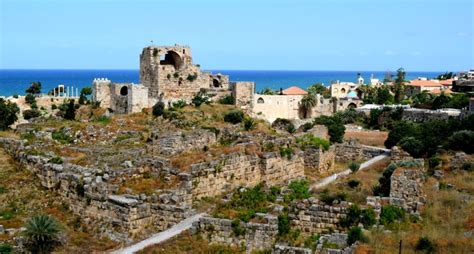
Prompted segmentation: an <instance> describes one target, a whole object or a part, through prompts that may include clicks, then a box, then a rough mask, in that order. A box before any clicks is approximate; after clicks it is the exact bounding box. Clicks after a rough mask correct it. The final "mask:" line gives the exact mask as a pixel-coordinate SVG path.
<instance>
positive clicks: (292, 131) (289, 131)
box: [286, 124, 296, 134]
mask: <svg viewBox="0 0 474 254" xmlns="http://www.w3.org/2000/svg"><path fill="white" fill-rule="evenodd" d="M286 131H287V132H288V133H291V134H293V133H295V132H296V128H295V126H294V125H293V124H290V125H288V126H287V127H286Z"/></svg>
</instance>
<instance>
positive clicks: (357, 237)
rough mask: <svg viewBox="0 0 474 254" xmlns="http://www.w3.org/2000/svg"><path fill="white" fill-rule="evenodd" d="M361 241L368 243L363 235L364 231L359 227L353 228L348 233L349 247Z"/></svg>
mask: <svg viewBox="0 0 474 254" xmlns="http://www.w3.org/2000/svg"><path fill="white" fill-rule="evenodd" d="M357 241H361V242H365V241H367V238H366V237H365V236H364V234H363V233H362V229H361V228H359V227H352V228H351V229H350V230H349V232H348V233H347V245H352V244H353V243H355V242H357Z"/></svg>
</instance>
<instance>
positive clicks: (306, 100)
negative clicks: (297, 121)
mask: <svg viewBox="0 0 474 254" xmlns="http://www.w3.org/2000/svg"><path fill="white" fill-rule="evenodd" d="M317 104H318V102H317V101H316V96H315V95H314V94H312V93H308V94H306V95H305V96H303V98H302V99H301V101H300V104H299V106H300V110H301V111H302V112H303V118H307V117H308V116H309V115H310V113H311V109H312V108H314V107H315V106H316V105H317Z"/></svg>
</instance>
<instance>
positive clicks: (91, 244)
mask: <svg viewBox="0 0 474 254" xmlns="http://www.w3.org/2000/svg"><path fill="white" fill-rule="evenodd" d="M0 188H1V189H2V191H1V192H0V213H1V214H2V215H3V218H2V219H0V225H3V226H4V227H5V228H20V227H22V226H23V225H24V223H25V221H26V220H27V219H28V218H30V217H31V216H33V215H36V214H49V215H51V216H54V217H55V218H56V219H58V221H59V222H60V223H61V225H62V226H63V232H64V234H65V236H66V238H67V244H66V245H65V246H60V247H58V248H57V249H56V250H55V251H57V252H59V253H91V252H93V251H105V250H107V249H110V248H113V247H115V246H116V245H117V244H116V243H114V242H112V241H111V240H109V239H105V238H103V239H99V238H97V237H95V236H94V235H92V234H91V233H89V232H93V228H92V227H91V225H87V224H83V223H82V222H81V220H80V217H77V216H75V215H73V214H72V212H71V211H70V210H69V208H68V206H67V205H66V204H65V203H62V202H61V201H60V200H59V199H58V198H57V194H54V193H52V192H49V191H46V190H45V189H44V188H42V187H41V186H39V180H38V179H37V178H36V176H34V175H32V174H30V173H29V172H27V171H26V170H24V169H22V168H20V166H19V165H17V164H16V163H15V162H14V161H12V160H11V158H10V157H9V156H8V155H7V154H6V153H5V152H4V150H3V149H0ZM5 215H7V216H5ZM14 236H15V235H8V234H0V240H2V241H7V242H11V241H12V239H13V237H14Z"/></svg>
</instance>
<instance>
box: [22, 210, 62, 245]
mask: <svg viewBox="0 0 474 254" xmlns="http://www.w3.org/2000/svg"><path fill="white" fill-rule="evenodd" d="M60 233H61V226H60V224H59V223H58V222H57V221H56V219H54V218H53V217H51V216H49V215H37V216H34V217H32V218H30V219H29V220H28V221H27V222H26V224H25V231H24V232H23V234H24V235H25V237H26V238H27V239H28V240H29V241H30V242H31V245H32V246H31V248H32V249H33V252H36V251H38V252H43V251H45V250H48V249H50V248H51V247H52V246H53V245H54V242H55V241H56V240H57V239H58V237H59V234H60ZM35 250H36V251H35Z"/></svg>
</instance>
